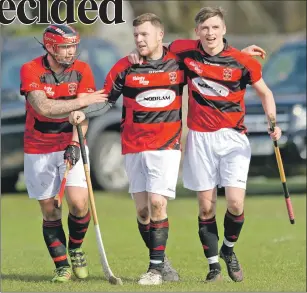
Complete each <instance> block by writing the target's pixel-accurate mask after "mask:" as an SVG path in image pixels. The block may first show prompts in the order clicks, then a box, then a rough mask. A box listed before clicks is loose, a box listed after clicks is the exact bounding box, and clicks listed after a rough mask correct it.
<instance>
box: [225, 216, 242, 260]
mask: <svg viewBox="0 0 307 293" xmlns="http://www.w3.org/2000/svg"><path fill="white" fill-rule="evenodd" d="M243 224H244V212H243V213H242V214H241V215H239V216H235V215H233V214H231V213H230V212H229V211H228V210H227V212H226V213H225V218H224V237H225V239H226V240H227V241H229V242H231V243H234V242H237V240H238V238H239V235H240V232H241V229H242V226H243ZM222 251H223V253H224V254H228V255H230V254H232V252H233V246H232V247H229V246H227V245H226V244H225V243H224V242H223V245H222Z"/></svg>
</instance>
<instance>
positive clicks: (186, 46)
mask: <svg viewBox="0 0 307 293" xmlns="http://www.w3.org/2000/svg"><path fill="white" fill-rule="evenodd" d="M169 50H170V51H171V52H173V53H175V54H177V56H178V57H179V58H180V60H181V61H182V62H184V68H185V74H186V76H187V79H188V86H189V110H188V119H187V123H188V127H189V128H190V129H192V130H196V131H201V132H210V131H216V130H218V129H221V128H234V129H236V130H238V131H240V132H243V133H244V132H246V127H245V126H244V115H245V104H244V94H245V90H246V86H247V85H248V84H249V85H251V84H253V83H255V82H257V81H259V80H260V79H261V76H262V72H261V65H260V63H259V62H258V61H257V60H255V59H254V58H252V57H251V56H249V55H247V54H245V53H243V52H241V51H239V50H237V49H235V48H233V47H231V46H229V45H228V43H227V41H226V40H225V39H224V49H223V51H222V52H221V53H219V54H217V55H215V56H210V55H208V54H207V53H206V52H205V51H204V50H203V48H202V45H201V42H200V40H176V41H174V42H173V43H171V44H170V47H169Z"/></svg>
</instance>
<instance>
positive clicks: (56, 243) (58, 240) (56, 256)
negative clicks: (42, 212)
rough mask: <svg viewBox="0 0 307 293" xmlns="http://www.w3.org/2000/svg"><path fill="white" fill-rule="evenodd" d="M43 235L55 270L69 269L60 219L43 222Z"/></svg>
mask: <svg viewBox="0 0 307 293" xmlns="http://www.w3.org/2000/svg"><path fill="white" fill-rule="evenodd" d="M43 235H44V240H45V243H46V245H47V248H48V250H49V254H50V256H51V257H52V259H53V261H54V264H55V266H56V268H59V267H69V263H68V260H67V255H66V237H65V233H64V230H63V226H62V221H61V219H60V220H56V221H46V220H43Z"/></svg>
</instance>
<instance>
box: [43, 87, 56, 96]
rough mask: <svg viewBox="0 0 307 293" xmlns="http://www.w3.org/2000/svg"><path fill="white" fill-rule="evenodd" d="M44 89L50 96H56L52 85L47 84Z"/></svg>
mask: <svg viewBox="0 0 307 293" xmlns="http://www.w3.org/2000/svg"><path fill="white" fill-rule="evenodd" d="M44 90H45V92H46V94H47V95H48V96H54V91H53V89H52V87H51V86H45V87H44Z"/></svg>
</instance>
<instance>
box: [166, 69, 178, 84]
mask: <svg viewBox="0 0 307 293" xmlns="http://www.w3.org/2000/svg"><path fill="white" fill-rule="evenodd" d="M168 76H169V81H170V82H171V83H176V82H177V73H176V72H170V73H169V74H168Z"/></svg>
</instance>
